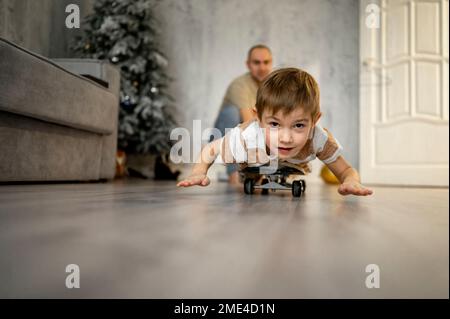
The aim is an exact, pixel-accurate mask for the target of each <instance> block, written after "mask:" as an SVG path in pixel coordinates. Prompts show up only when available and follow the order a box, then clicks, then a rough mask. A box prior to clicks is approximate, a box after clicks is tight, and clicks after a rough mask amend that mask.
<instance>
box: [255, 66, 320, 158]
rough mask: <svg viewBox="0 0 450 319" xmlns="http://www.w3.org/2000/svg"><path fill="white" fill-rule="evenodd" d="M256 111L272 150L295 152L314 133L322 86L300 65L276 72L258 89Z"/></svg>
mask: <svg viewBox="0 0 450 319" xmlns="http://www.w3.org/2000/svg"><path fill="white" fill-rule="evenodd" d="M254 112H255V113H256V114H257V117H258V121H259V123H260V126H261V127H262V128H265V129H266V130H265V131H266V141H267V142H268V144H269V145H268V146H269V148H270V149H271V151H272V152H278V154H279V157H280V158H290V157H293V156H295V155H296V154H297V153H298V152H300V150H301V149H302V148H303V146H305V144H306V142H307V140H308V138H310V137H311V134H312V131H313V128H314V125H315V124H316V123H317V121H318V120H319V118H320V116H321V113H320V93H319V86H318V85H317V82H316V81H315V80H314V78H313V77H312V76H311V75H310V74H309V73H307V72H305V71H303V70H300V69H296V68H285V69H279V70H277V71H274V72H272V73H271V74H270V75H269V76H268V77H267V78H266V79H265V80H264V82H263V83H262V85H261V86H260V88H259V89H258V93H257V96H256V106H255V108H254Z"/></svg>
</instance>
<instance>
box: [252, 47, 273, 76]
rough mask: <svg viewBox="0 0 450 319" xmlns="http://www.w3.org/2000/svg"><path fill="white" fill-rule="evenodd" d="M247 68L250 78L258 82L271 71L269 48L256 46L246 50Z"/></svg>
mask: <svg viewBox="0 0 450 319" xmlns="http://www.w3.org/2000/svg"><path fill="white" fill-rule="evenodd" d="M247 67H248V70H249V71H250V74H251V76H252V77H253V78H254V79H255V80H256V81H258V82H262V81H263V80H264V78H265V77H266V76H267V75H268V74H269V73H270V72H271V71H272V52H271V51H270V49H269V47H267V46H265V45H263V44H258V45H254V46H252V47H251V48H250V50H248V54H247Z"/></svg>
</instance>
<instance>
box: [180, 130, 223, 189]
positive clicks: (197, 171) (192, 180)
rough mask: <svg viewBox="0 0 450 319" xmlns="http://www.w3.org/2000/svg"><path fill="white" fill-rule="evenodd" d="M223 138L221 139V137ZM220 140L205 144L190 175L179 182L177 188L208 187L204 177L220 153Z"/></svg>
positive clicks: (207, 179)
mask: <svg viewBox="0 0 450 319" xmlns="http://www.w3.org/2000/svg"><path fill="white" fill-rule="evenodd" d="M222 138H223V137H222ZM222 138H219V139H216V140H214V141H212V142H211V143H208V144H206V145H205V146H204V147H203V149H202V151H201V153H200V155H199V158H198V160H197V162H196V163H195V165H194V167H193V168H192V172H191V175H189V177H187V178H185V179H184V180H182V181H180V182H179V183H178V184H177V186H178V187H180V186H182V187H189V186H194V185H199V186H208V185H209V183H210V180H209V178H208V176H207V175H206V174H207V173H208V169H209V167H210V166H211V165H212V163H214V161H215V159H216V157H217V155H218V154H219V153H220V144H221V141H222Z"/></svg>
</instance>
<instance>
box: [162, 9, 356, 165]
mask: <svg viewBox="0 0 450 319" xmlns="http://www.w3.org/2000/svg"><path fill="white" fill-rule="evenodd" d="M156 13H157V16H158V18H159V20H160V22H161V24H162V35H163V36H162V44H163V50H164V51H165V52H166V54H167V55H168V57H169V61H170V65H169V67H170V73H171V75H172V76H173V77H175V78H176V81H175V82H174V83H173V85H172V94H173V96H174V97H175V98H176V99H177V104H178V109H179V114H178V118H179V119H180V122H181V123H182V125H183V126H186V127H187V128H191V127H192V120H193V119H202V120H203V121H204V124H205V125H204V127H209V126H212V125H213V123H214V119H215V117H216V115H217V112H218V109H219V107H220V102H221V100H222V97H223V95H224V93H225V89H226V87H227V85H228V84H229V83H230V81H231V80H232V79H233V78H234V77H236V76H238V75H240V74H242V73H243V72H245V71H246V67H245V64H244V62H245V57H246V53H247V50H248V48H249V47H250V46H252V45H253V44H255V43H259V42H262V43H265V44H267V45H269V46H270V47H271V48H272V50H273V53H274V66H275V67H281V66H295V67H301V68H304V69H306V70H307V71H309V72H310V73H311V74H312V75H313V76H315V77H316V79H317V80H318V82H319V84H320V86H321V94H322V110H323V113H324V116H323V119H322V122H321V123H322V125H323V126H325V127H327V128H329V129H330V130H331V131H332V132H333V134H334V135H335V136H336V137H337V138H338V139H339V141H340V142H341V144H342V145H343V146H344V148H345V155H346V157H347V158H348V160H349V161H350V162H351V163H353V164H354V165H356V166H358V122H359V120H358V99H359V97H358V72H359V70H358V59H359V43H358V34H359V24H358V14H359V12H358V1H357V0H339V1H337V0H334V1H333V0H328V1H327V0H319V1H317V0H246V1H242V0H183V1H179V0H166V1H164V2H163V3H162V4H160V5H158V6H157V7H156Z"/></svg>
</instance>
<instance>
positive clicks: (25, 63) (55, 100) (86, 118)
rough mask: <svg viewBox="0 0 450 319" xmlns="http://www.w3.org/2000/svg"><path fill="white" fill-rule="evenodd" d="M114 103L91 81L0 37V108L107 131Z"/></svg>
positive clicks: (113, 123) (113, 125)
mask: <svg viewBox="0 0 450 319" xmlns="http://www.w3.org/2000/svg"><path fill="white" fill-rule="evenodd" d="M118 103H119V102H118V97H117V96H115V95H114V94H113V93H111V92H110V91H108V90H107V89H106V88H104V87H102V86H101V85H99V84H97V83H95V82H94V81H91V80H89V79H86V78H84V77H82V76H79V75H77V74H74V73H71V72H69V71H67V70H65V69H63V68H61V67H60V66H58V65H57V64H55V63H53V62H52V61H50V60H49V59H46V58H44V57H42V56H40V55H37V54H35V53H32V52H30V51H28V50H25V49H23V48H21V47H19V46H17V45H15V44H13V43H11V42H9V41H7V40H4V39H2V38H0V110H4V111H8V112H11V113H16V114H20V115H25V116H29V117H32V118H36V119H40V120H44V121H47V122H51V123H55V124H60V125H66V126H69V127H73V128H78V129H82V130H87V131H90V132H94V133H100V134H111V133H112V132H113V130H114V129H116V125H117V119H116V117H117V107H113V106H114V105H117V104H118Z"/></svg>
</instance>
